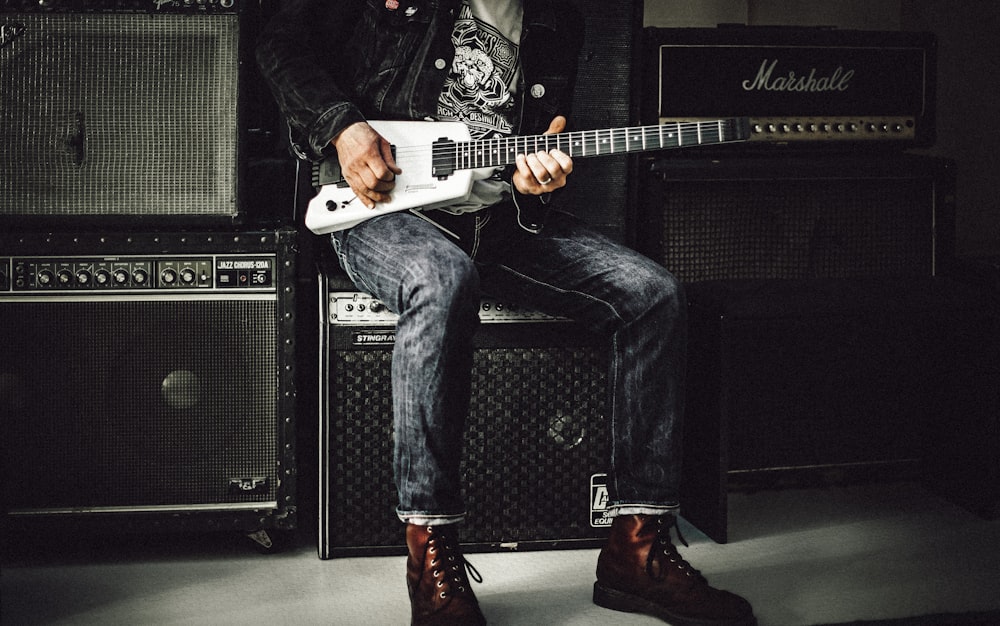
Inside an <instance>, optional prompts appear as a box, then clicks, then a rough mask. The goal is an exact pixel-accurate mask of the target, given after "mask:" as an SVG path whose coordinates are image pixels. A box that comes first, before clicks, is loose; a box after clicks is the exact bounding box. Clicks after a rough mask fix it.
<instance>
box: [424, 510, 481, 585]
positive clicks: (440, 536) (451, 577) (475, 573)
mask: <svg viewBox="0 0 1000 626" xmlns="http://www.w3.org/2000/svg"><path fill="white" fill-rule="evenodd" d="M427 530H428V532H430V533H431V538H430V539H429V540H428V542H427V553H428V554H429V555H430V557H431V562H430V565H431V567H432V568H434V569H433V570H432V571H431V575H432V576H433V577H434V585H435V586H436V587H437V589H438V590H439V591H438V595H439V596H440V597H441V599H446V598H447V597H448V596H449V595H450V593H451V591H454V592H455V593H457V594H459V595H461V594H464V593H466V592H467V591H469V590H470V585H469V578H470V577H471V578H472V580H474V581H476V582H477V583H480V584H481V583H482V582H483V576H482V574H480V573H479V570H477V569H476V568H475V567H473V566H472V563H469V562H468V561H467V560H466V559H465V557H464V556H463V555H462V553H461V551H459V549H458V541H457V539H456V537H455V535H454V533H451V532H442V531H441V530H439V529H438V528H435V527H431V528H428V529H427Z"/></svg>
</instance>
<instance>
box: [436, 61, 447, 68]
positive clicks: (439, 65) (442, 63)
mask: <svg viewBox="0 0 1000 626" xmlns="http://www.w3.org/2000/svg"><path fill="white" fill-rule="evenodd" d="M447 66H448V62H447V61H445V60H444V59H438V60H437V61H434V67H436V68H438V69H439V70H443V69H444V68H445V67H447Z"/></svg>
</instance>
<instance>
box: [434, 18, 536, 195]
mask: <svg viewBox="0 0 1000 626" xmlns="http://www.w3.org/2000/svg"><path fill="white" fill-rule="evenodd" d="M522 17H523V11H522V8H521V3H520V2H501V3H493V2H490V1H489V0H465V2H463V3H462V9H461V12H460V13H459V16H458V19H457V20H456V21H455V29H454V31H453V32H452V42H453V43H454V44H455V61H454V63H452V66H451V72H450V73H449V75H448V78H447V79H446V80H445V84H444V88H443V89H442V90H441V96H440V98H439V99H438V118H439V119H441V120H445V121H461V122H464V123H465V124H466V125H467V126H468V127H469V132H470V134H471V135H472V138H473V139H490V138H492V137H501V136H507V135H510V134H511V133H513V132H514V129H515V128H516V127H517V116H518V104H517V103H518V99H517V97H516V96H517V88H518V81H519V79H520V63H519V59H518V42H519V41H520V40H521V22H522ZM509 195H510V185H509V184H508V183H505V182H503V181H501V180H500V179H499V171H498V172H496V173H494V175H493V176H491V177H489V178H486V179H484V180H477V181H476V182H475V184H474V185H473V189H472V195H471V196H470V197H469V200H468V201H467V202H465V203H462V204H459V205H455V206H451V207H448V209H447V210H448V211H450V212H454V213H462V212H466V211H474V210H476V209H481V208H483V207H485V206H490V205H492V204H496V203H497V202H499V201H501V200H502V199H504V197H507V196H509Z"/></svg>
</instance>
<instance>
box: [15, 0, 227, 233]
mask: <svg viewBox="0 0 1000 626" xmlns="http://www.w3.org/2000/svg"><path fill="white" fill-rule="evenodd" d="M7 19H10V20H14V21H16V22H18V23H22V24H24V25H25V30H24V34H23V35H22V36H20V37H18V38H17V39H15V40H13V41H12V42H11V43H10V44H9V45H7V46H5V47H4V48H2V49H0V110H2V111H3V116H2V117H0V145H2V146H3V150H0V172H2V174H0V214H10V215H41V216H48V215H54V216H63V215H101V214H115V215H117V214H121V215H197V214H222V215H231V214H234V213H235V212H236V178H237V160H236V159H237V146H236V144H237V135H238V132H237V128H238V127H237V84H238V80H237V78H238V67H239V55H238V54H237V51H238V40H239V37H238V22H237V17H236V16H235V15H213V16H188V15H152V14H131V13H122V14H97V13H94V14H89V13H88V14H80V15H74V14H24V15H16V14H15V15H11V16H5V20H7Z"/></svg>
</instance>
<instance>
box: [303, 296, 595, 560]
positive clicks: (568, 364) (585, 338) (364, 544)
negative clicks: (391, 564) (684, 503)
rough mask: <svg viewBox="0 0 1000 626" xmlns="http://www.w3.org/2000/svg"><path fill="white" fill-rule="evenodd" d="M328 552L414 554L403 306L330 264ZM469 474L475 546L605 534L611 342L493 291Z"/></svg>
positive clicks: (325, 372) (574, 542) (469, 437)
mask: <svg viewBox="0 0 1000 626" xmlns="http://www.w3.org/2000/svg"><path fill="white" fill-rule="evenodd" d="M320 284H321V288H320V300H321V301H320V309H321V316H322V317H321V320H320V321H321V331H320V333H321V340H320V350H321V353H320V401H319V403H320V445H319V455H320V459H319V463H320V495H319V556H320V558H324V559H326V558H331V557H337V556H350V555H360V554H405V553H406V546H405V539H404V526H403V524H402V523H401V522H400V521H399V519H398V518H397V517H396V512H395V507H396V503H397V498H396V489H395V485H394V482H393V476H392V449H393V435H392V419H393V417H392V397H391V382H390V360H391V353H392V346H393V341H394V328H395V326H394V324H395V316H394V315H393V314H391V313H389V312H388V311H386V310H385V309H384V308H383V307H382V306H381V304H380V303H378V302H377V301H374V300H372V299H371V298H370V297H368V296H366V295H364V294H361V293H357V292H348V291H336V290H331V283H330V282H329V281H328V280H327V279H326V278H324V277H322V276H321V278H320ZM480 316H481V318H482V320H483V322H484V323H483V324H482V326H481V329H480V332H479V335H478V338H477V340H476V346H477V347H476V349H475V354H474V376H473V392H472V393H473V398H472V403H471V408H470V413H469V419H468V421H467V425H466V433H465V444H464V445H465V454H464V457H463V463H462V474H463V477H464V482H465V487H464V489H465V491H464V497H465V502H466V506H467V509H468V513H469V516H468V518H467V520H466V522H465V523H464V524H462V525H461V530H460V540H461V541H462V543H463V544H464V545H465V546H466V549H467V550H472V551H475V550H480V551H484V550H527V549H541V548H558V547H567V548H572V547H590V546H596V545H599V543H600V541H601V540H602V539H603V538H604V537H606V535H607V529H608V523H609V522H610V520H609V519H608V518H606V517H605V516H604V515H603V513H604V507H605V505H606V495H607V491H606V488H605V485H606V475H605V472H606V471H607V463H608V460H609V459H610V456H609V455H610V444H609V437H610V431H609V425H608V423H607V418H606V410H607V403H608V397H607V396H608V386H607V382H606V381H607V371H606V370H607V350H606V342H605V341H601V340H599V339H597V338H596V337H593V336H590V335H587V334H583V333H581V331H580V329H579V328H578V327H577V326H576V325H574V324H571V323H569V322H567V321H561V320H557V319H553V318H548V317H545V316H542V315H540V314H537V313H532V312H530V311H517V310H514V311H511V310H506V309H504V307H503V306H502V304H501V306H500V307H499V308H498V307H497V303H495V302H491V301H484V303H483V309H482V312H481V314H480Z"/></svg>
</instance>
